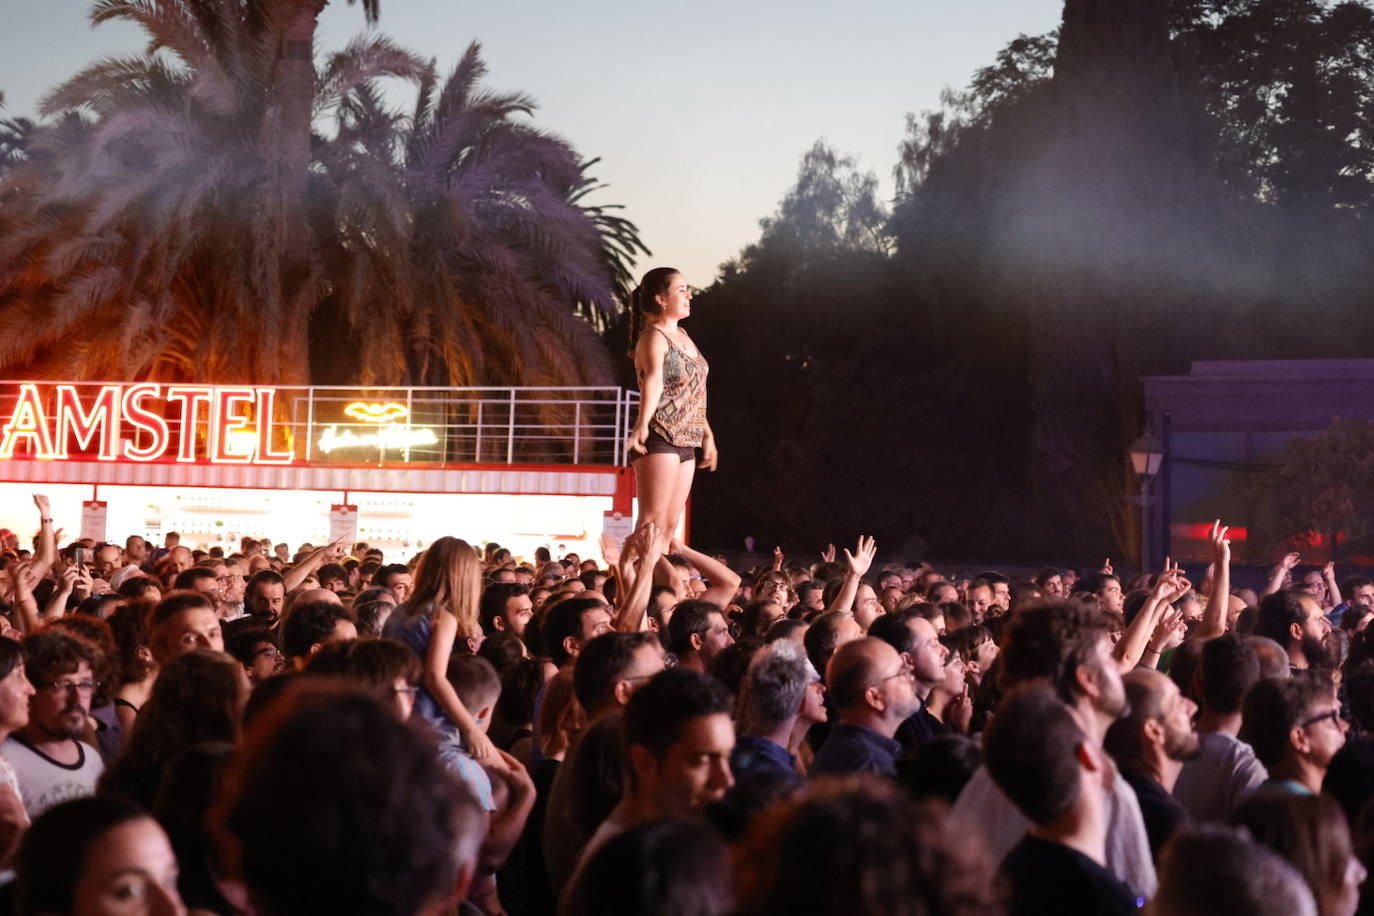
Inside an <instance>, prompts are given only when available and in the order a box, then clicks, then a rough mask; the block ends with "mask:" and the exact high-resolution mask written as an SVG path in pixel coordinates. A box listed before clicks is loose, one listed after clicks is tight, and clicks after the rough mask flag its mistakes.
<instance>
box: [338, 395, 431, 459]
mask: <svg viewBox="0 0 1374 916" xmlns="http://www.w3.org/2000/svg"><path fill="white" fill-rule="evenodd" d="M343 412H344V414H345V416H349V417H352V418H353V419H355V420H358V421H359V422H361V423H371V424H373V425H374V426H375V429H374V430H373V431H372V432H363V433H358V432H354V431H353V430H351V429H342V430H341V429H339V427H337V426H330V427H328V428H326V429H325V431H324V432H323V433H322V434H321V435H320V441H319V442H318V443H316V446H317V447H318V448H319V450H320V451H322V452H324V453H325V454H326V455H328V454H329V453H330V452H335V451H338V450H339V449H346V448H375V449H378V450H380V451H388V450H390V451H396V450H404V449H409V448H418V447H420V446H425V445H437V444H438V443H439V437H438V436H436V435H435V434H434V430H432V429H428V428H425V427H421V428H420V429H416V428H415V427H413V426H411V425H410V424H408V423H407V424H400V423H397V422H396V421H398V420H405V419H408V418H409V417H410V408H408V407H406V406H405V405H404V404H397V403H396V402H395V401H388V402H387V403H385V404H374V403H369V402H367V401H354V402H353V403H351V404H347V405H345V406H344V409H343Z"/></svg>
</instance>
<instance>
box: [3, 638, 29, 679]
mask: <svg viewBox="0 0 1374 916" xmlns="http://www.w3.org/2000/svg"><path fill="white" fill-rule="evenodd" d="M23 661H24V647H23V646H21V645H20V644H19V643H17V642H15V641H14V640H13V639H10V638H9V637H8V636H0V679H4V678H7V677H9V676H10V672H11V671H13V670H14V666H15V665H19V664H22V663H23Z"/></svg>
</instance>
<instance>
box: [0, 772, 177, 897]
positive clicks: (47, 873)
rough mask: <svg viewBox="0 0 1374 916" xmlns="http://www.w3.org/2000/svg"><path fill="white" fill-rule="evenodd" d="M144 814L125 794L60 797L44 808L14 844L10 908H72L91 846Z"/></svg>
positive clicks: (144, 815) (145, 814) (143, 816)
mask: <svg viewBox="0 0 1374 916" xmlns="http://www.w3.org/2000/svg"><path fill="white" fill-rule="evenodd" d="M146 817H148V814H147V812H145V811H144V810H143V809H142V808H140V807H138V806H137V805H135V804H133V803H132V802H130V801H128V800H127V799H123V798H111V797H109V796H104V795H97V796H93V797H89V798H78V799H75V800H73V801H66V802H62V803H60V804H57V805H53V806H52V807H51V808H49V809H48V810H46V811H44V812H43V813H42V814H40V815H39V816H38V817H37V818H35V819H34V822H33V825H32V826H30V827H29V829H28V830H27V831H26V832H25V833H24V839H23V841H22V842H21V843H20V845H19V855H18V858H17V860H16V862H15V866H16V869H17V871H18V877H17V879H16V880H15V885H14V888H15V892H14V912H15V913H18V914H21V916H39V914H48V913H70V912H72V911H73V907H74V905H75V903H76V900H75V896H76V887H77V885H78V884H80V883H81V876H82V872H83V871H84V870H85V868H86V859H87V857H88V855H89V854H90V850H91V847H92V846H94V845H95V844H96V843H98V842H99V841H100V839H101V837H103V836H105V834H107V833H109V832H110V831H111V830H113V829H115V828H116V827H119V826H121V825H122V824H127V823H128V822H129V821H136V820H141V819H143V818H146ZM150 819H151V818H150Z"/></svg>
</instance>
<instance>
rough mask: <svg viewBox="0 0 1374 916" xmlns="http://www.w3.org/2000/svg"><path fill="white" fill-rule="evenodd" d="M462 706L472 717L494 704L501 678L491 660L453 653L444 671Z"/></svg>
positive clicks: (499, 689) (497, 696)
mask: <svg viewBox="0 0 1374 916" xmlns="http://www.w3.org/2000/svg"><path fill="white" fill-rule="evenodd" d="M445 677H446V678H447V679H448V682H449V683H450V684H451V685H453V692H454V693H456V694H458V699H459V701H461V702H462V704H463V708H464V709H466V710H467V711H468V712H469V713H471V714H472V715H473V716H474V717H475V716H476V715H477V713H478V712H480V711H481V710H482V708H483V707H485V706H495V705H496V700H497V699H498V698H499V697H500V696H501V678H500V676H499V675H497V673H496V669H495V668H493V667H492V666H491V662H489V661H487V660H486V659H485V658H482V657H481V656H477V655H470V654H468V653H466V652H458V653H454V655H453V657H452V658H450V659H449V660H448V671H446V672H445Z"/></svg>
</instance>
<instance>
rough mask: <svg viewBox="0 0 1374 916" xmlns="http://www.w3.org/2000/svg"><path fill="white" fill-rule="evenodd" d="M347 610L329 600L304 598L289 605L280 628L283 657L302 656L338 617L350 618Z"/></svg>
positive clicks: (330, 632)
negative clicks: (289, 611) (302, 602)
mask: <svg viewBox="0 0 1374 916" xmlns="http://www.w3.org/2000/svg"><path fill="white" fill-rule="evenodd" d="M352 619H353V618H352V617H351V616H350V615H349V613H348V611H346V610H344V609H343V607H342V606H340V605H338V604H335V603H334V602H333V601H307V602H305V603H304V604H298V605H296V606H295V607H294V608H292V609H291V614H290V616H289V617H287V618H286V623H284V624H282V628H281V643H282V652H284V653H285V654H286V657H287V658H305V657H306V656H307V655H309V654H310V647H311V646H313V645H315V644H317V643H323V642H324V641H325V640H327V639H329V637H330V636H332V635H333V633H334V627H335V625H337V624H338V622H339V621H340V620H352Z"/></svg>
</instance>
